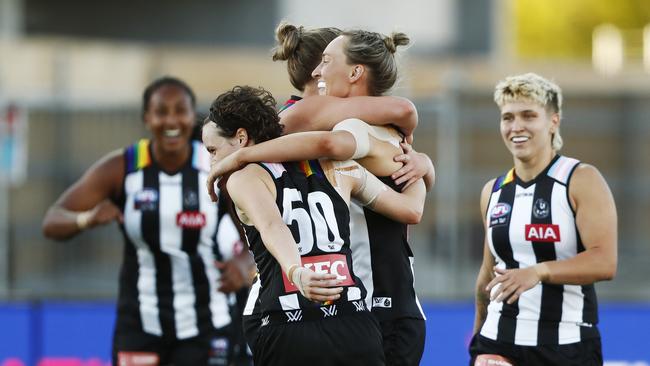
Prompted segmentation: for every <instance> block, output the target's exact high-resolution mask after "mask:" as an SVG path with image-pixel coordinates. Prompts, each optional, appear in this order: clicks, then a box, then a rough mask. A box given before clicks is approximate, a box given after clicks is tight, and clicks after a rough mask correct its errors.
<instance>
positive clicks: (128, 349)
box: [113, 327, 234, 366]
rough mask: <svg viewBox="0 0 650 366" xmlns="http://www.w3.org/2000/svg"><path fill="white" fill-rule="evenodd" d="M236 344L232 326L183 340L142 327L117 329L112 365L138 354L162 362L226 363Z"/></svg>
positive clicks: (221, 365) (180, 364)
mask: <svg viewBox="0 0 650 366" xmlns="http://www.w3.org/2000/svg"><path fill="white" fill-rule="evenodd" d="M233 346H234V344H233V342H232V341H231V337H230V327H224V328H221V329H219V330H216V331H214V333H213V334H209V335H203V336H197V337H192V338H188V339H183V340H176V339H166V338H163V337H158V336H154V335H151V334H148V333H144V332H142V331H128V332H127V331H116V332H115V333H114V335H113V365H124V364H125V363H124V362H118V361H120V360H124V359H125V358H128V359H133V358H134V357H135V358H139V359H142V358H147V359H157V360H158V363H157V364H158V365H160V366H164V365H174V366H194V365H197V366H202V365H206V366H207V365H210V366H227V365H229V364H230V362H231V359H232V351H233ZM132 362H134V361H131V362H129V363H126V364H132ZM145 364H146V363H145ZM153 364H154V365H155V363H153ZM147 365H148V364H147Z"/></svg>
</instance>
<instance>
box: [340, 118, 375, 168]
mask: <svg viewBox="0 0 650 366" xmlns="http://www.w3.org/2000/svg"><path fill="white" fill-rule="evenodd" d="M370 129H371V128H370V125H368V124H367V123H365V122H364V121H362V120H360V119H358V118H348V119H345V120H343V121H341V122H339V123H337V124H336V126H334V128H333V129H332V131H348V132H349V133H351V134H352V136H354V140H355V141H356V144H357V146H356V149H355V150H354V155H353V156H352V157H351V158H350V159H353V160H356V159H361V158H363V157H366V156H367V155H368V153H369V152H370V133H371V132H370Z"/></svg>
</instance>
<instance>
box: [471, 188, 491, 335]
mask: <svg viewBox="0 0 650 366" xmlns="http://www.w3.org/2000/svg"><path fill="white" fill-rule="evenodd" d="M493 185H494V179H493V180H491V181H489V182H487V183H486V184H485V186H484V187H483V190H482V191H481V204H480V206H481V221H482V222H483V229H484V231H485V234H486V235H487V227H486V226H485V225H486V221H485V213H486V211H487V206H488V203H489V200H490V191H491V189H492V186H493ZM494 264H495V263H494V257H493V256H492V253H491V252H490V248H489V246H488V242H487V236H485V239H484V240H483V262H482V263H481V269H480V270H479V272H478V276H477V278H476V293H475V300H476V305H475V313H474V334H476V333H478V332H479V331H480V330H481V327H482V326H483V323H484V322H485V318H487V307H488V305H489V304H490V293H489V292H488V291H486V289H485V288H486V286H487V284H488V283H490V281H491V280H492V279H493V278H494V272H493V270H492V268H493V267H494Z"/></svg>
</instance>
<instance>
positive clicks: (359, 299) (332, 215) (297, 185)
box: [244, 160, 367, 327]
mask: <svg viewBox="0 0 650 366" xmlns="http://www.w3.org/2000/svg"><path fill="white" fill-rule="evenodd" d="M259 164H260V165H261V166H262V167H264V169H265V170H266V171H267V172H268V173H269V174H270V175H271V176H272V177H273V180H274V182H275V187H276V192H277V198H276V204H277V206H278V209H279V210H280V214H281V215H282V220H283V221H284V223H285V224H286V225H287V226H288V227H289V229H290V230H291V233H292V235H293V238H294V240H295V241H296V243H297V245H298V252H299V253H300V256H301V261H302V264H303V266H305V267H307V268H310V269H312V270H313V271H314V272H317V273H332V274H336V275H337V277H338V279H339V280H340V281H341V286H342V287H343V288H344V290H343V292H342V293H341V297H340V299H339V300H336V301H333V302H328V303H315V302H312V301H309V300H307V299H306V298H305V297H303V296H302V295H301V294H300V293H299V292H298V289H297V288H296V287H295V286H294V285H293V284H291V283H290V282H289V281H288V279H287V278H286V275H285V274H284V272H283V271H282V269H281V267H280V264H279V263H278V262H277V261H276V260H275V258H274V257H273V256H272V255H271V253H270V252H269V251H268V250H267V249H266V247H265V245H264V243H263V242H262V238H261V236H260V233H259V231H257V229H256V228H255V227H254V226H248V225H244V229H245V232H246V238H247V241H248V244H249V247H250V249H251V251H252V252H253V255H254V256H255V263H256V264H257V268H258V272H259V278H258V280H257V281H256V282H255V283H254V284H253V287H252V288H251V291H250V294H249V297H248V301H247V303H246V307H245V309H244V315H245V316H251V315H252V317H249V318H248V319H255V321H259V322H260V324H259V325H260V326H262V327H263V326H266V325H268V324H278V323H280V324H281V323H293V322H300V321H307V320H320V319H327V318H332V317H336V316H342V315H354V314H356V313H359V312H363V311H367V309H366V306H365V302H364V301H363V299H364V297H365V296H366V290H365V288H364V287H363V284H362V283H361V280H360V279H359V278H358V277H357V276H355V273H354V268H353V264H352V255H351V252H350V231H349V217H350V215H349V211H348V205H347V203H346V202H345V201H344V200H343V198H342V197H341V196H340V194H339V193H338V192H337V191H336V189H335V188H334V187H333V186H332V185H331V184H330V182H329V181H328V180H327V177H326V176H325V175H324V173H323V170H322V168H321V166H320V164H319V162H318V161H317V160H311V161H304V162H294V163H283V164H277V163H259Z"/></svg>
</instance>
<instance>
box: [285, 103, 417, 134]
mask: <svg viewBox="0 0 650 366" xmlns="http://www.w3.org/2000/svg"><path fill="white" fill-rule="evenodd" d="M280 117H281V122H282V124H284V125H285V132H286V133H293V132H299V131H319V130H320V131H329V130H331V129H332V128H334V125H336V124H337V123H339V122H340V121H342V120H344V119H346V118H358V119H360V120H363V121H366V122H368V123H370V124H373V125H386V124H394V125H396V126H398V127H399V128H400V130H402V132H403V133H404V134H405V135H406V136H410V135H412V134H413V131H414V130H415V128H416V127H417V125H418V113H417V110H416V109H415V106H414V105H413V103H412V102H411V101H410V100H408V99H406V98H401V97H393V96H382V97H366V96H360V97H349V98H337V97H331V96H313V97H308V98H305V99H303V100H301V101H299V102H297V103H296V104H294V105H293V107H291V108H289V109H287V110H285V111H284V112H283V113H282V114H281V115H280Z"/></svg>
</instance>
